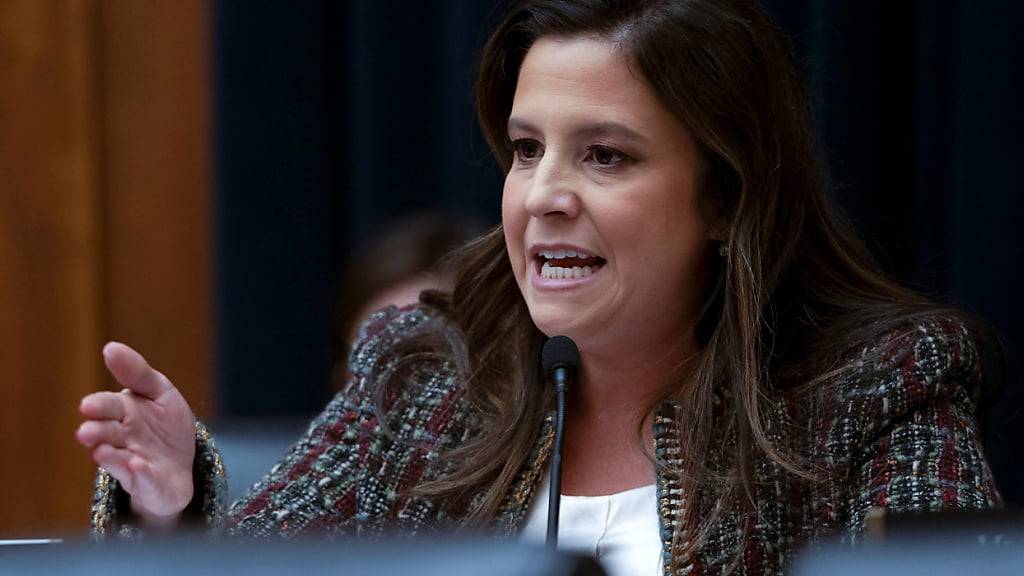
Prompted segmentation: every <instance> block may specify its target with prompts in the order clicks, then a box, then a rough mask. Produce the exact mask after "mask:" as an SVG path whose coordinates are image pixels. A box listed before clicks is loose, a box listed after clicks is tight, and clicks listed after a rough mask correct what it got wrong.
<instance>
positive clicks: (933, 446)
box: [92, 306, 1000, 574]
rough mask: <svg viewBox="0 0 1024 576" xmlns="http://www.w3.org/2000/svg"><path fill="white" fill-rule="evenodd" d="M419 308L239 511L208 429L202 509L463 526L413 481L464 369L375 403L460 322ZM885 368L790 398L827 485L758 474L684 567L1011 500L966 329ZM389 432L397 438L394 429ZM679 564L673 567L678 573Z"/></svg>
mask: <svg viewBox="0 0 1024 576" xmlns="http://www.w3.org/2000/svg"><path fill="white" fill-rule="evenodd" d="M451 329H452V328H450V327H449V326H448V325H447V324H446V323H445V321H444V320H443V319H441V318H440V317H439V315H438V314H437V313H436V312H433V311H431V310H430V309H429V308H425V307H422V306H418V307H413V308H411V309H406V310H398V309H395V308H388V309H385V310H383V311H381V312H378V313H377V314H375V315H374V316H373V317H372V318H371V320H370V321H369V322H368V323H367V324H366V325H364V327H363V330H362V334H361V338H360V341H359V343H358V344H357V345H356V347H355V349H354V351H353V353H352V357H351V366H352V373H353V378H354V380H353V383H352V385H351V387H350V389H349V390H347V391H345V392H343V393H342V394H340V395H338V396H337V397H336V398H335V399H334V400H333V401H332V402H331V403H330V404H329V405H328V406H327V408H326V409H325V410H324V412H323V413H322V414H320V416H318V417H317V418H316V419H315V420H314V421H313V422H312V423H311V425H310V427H309V429H308V430H307V432H306V433H305V435H304V436H303V437H302V438H301V439H300V440H299V441H298V442H297V443H296V444H295V445H294V446H293V447H292V448H291V449H290V451H289V452H288V453H287V455H286V456H285V457H284V459H283V460H282V461H281V462H280V463H279V464H277V465H276V466H275V467H274V468H273V469H272V470H271V471H270V472H269V474H267V476H266V477H265V478H264V479H263V480H262V481H260V482H259V483H257V484H256V485H254V486H253V487H252V488H251V490H250V491H249V492H248V494H247V495H246V496H245V497H244V498H243V499H241V500H240V501H238V502H235V503H234V504H232V505H231V506H230V508H227V507H226V505H225V502H224V498H225V492H226V490H225V487H226V480H225V474H224V467H223V465H222V463H221V460H220V456H219V454H218V453H217V450H216V448H215V446H214V443H213V440H212V439H211V437H210V435H209V434H208V432H207V431H206V430H205V428H204V427H203V426H202V425H200V424H197V454H196V465H195V468H194V470H195V477H196V497H195V498H194V500H193V502H192V504H191V505H190V510H191V511H192V513H193V515H194V516H195V517H196V518H198V519H200V520H201V521H202V522H203V523H205V525H206V526H207V527H208V528H210V529H213V530H217V531H221V530H226V531H227V532H229V533H233V534H245V535H251V536H257V537H260V536H269V535H279V536H284V537H288V536H292V535H297V534H301V533H309V532H328V533H331V534H344V535H375V534H380V533H381V532H382V531H385V530H396V529H397V530H399V531H401V532H404V533H413V534H415V533H423V532H426V531H433V530H437V529H444V528H451V527H455V526H457V525H458V524H459V521H460V516H461V514H463V513H464V512H461V511H458V510H452V509H449V507H448V506H447V505H446V504H444V503H438V502H434V501H427V500H425V499H422V498H416V497H410V496H409V495H407V494H406V492H407V490H408V489H409V488H411V487H413V486H414V485H416V484H417V483H418V482H420V481H422V480H424V479H426V478H431V477H435V475H436V474H438V473H440V472H439V470H440V468H441V467H440V466H436V465H433V464H434V463H435V462H438V461H439V460H438V456H439V455H440V454H441V453H443V452H444V451H445V450H448V449H450V448H452V447H454V446H457V445H458V444H459V443H460V442H462V441H464V440H465V439H466V438H468V437H469V436H470V435H472V434H473V433H474V429H475V427H476V426H478V424H477V420H476V418H475V417H474V415H473V413H472V410H471V408H470V407H469V406H468V405H467V404H468V402H465V401H464V400H462V394H461V390H460V383H459V379H458V378H457V376H456V373H455V370H454V368H453V366H452V365H450V364H448V363H446V362H440V361H434V362H432V363H429V364H424V365H423V366H420V367H418V368H416V369H414V370H413V371H412V373H411V376H410V378H409V379H408V382H407V384H406V385H405V386H404V388H403V389H401V390H399V391H397V393H395V394H394V395H393V396H391V397H390V400H389V401H390V409H389V410H388V411H387V413H386V418H385V421H383V422H382V421H381V420H379V419H378V416H377V413H376V411H375V410H374V408H373V404H374V395H375V394H374V392H375V384H376V383H375V382H374V381H372V380H373V378H372V377H371V375H372V374H381V373H383V372H384V371H386V370H387V369H388V368H389V367H392V366H393V365H394V362H395V358H394V354H392V353H391V352H390V351H391V350H393V348H394V344H395V342H397V341H399V340H400V339H402V338H407V337H410V336H415V335H417V334H422V333H424V332H426V331H438V330H442V331H443V330H451ZM902 347H903V349H902V350H899V351H898V352H906V353H905V354H897V355H895V356H893V357H892V358H894V360H893V362H892V363H891V365H889V366H885V367H884V371H883V372H881V374H882V376H881V377H879V372H878V370H877V368H878V366H864V374H865V375H868V374H870V377H868V376H864V377H857V376H856V375H854V376H851V377H847V378H846V379H844V381H842V382H839V383H838V384H836V385H834V386H830V387H828V392H827V393H825V394H822V395H821V398H820V399H819V400H817V401H813V402H808V401H801V402H795V401H780V402H777V409H776V410H775V413H774V414H773V415H772V416H773V419H774V420H773V422H775V423H776V425H774V426H773V427H772V430H774V431H775V432H772V434H775V435H776V438H779V436H778V435H779V434H780V431H782V430H787V431H789V432H787V433H788V434H793V433H794V431H796V435H797V436H800V437H801V438H802V439H803V440H802V441H801V442H799V443H798V445H799V446H800V450H801V452H802V453H803V454H802V455H803V456H804V457H806V458H807V459H808V461H809V462H811V463H812V464H813V465H814V466H815V467H816V468H817V469H819V470H821V471H823V473H824V475H825V482H819V483H807V482H802V481H797V480H795V479H794V478H793V477H792V476H791V475H789V474H788V473H786V472H784V471H783V470H782V469H781V468H780V467H779V466H777V465H775V464H773V463H770V462H761V463H759V464H758V465H757V466H756V470H755V502H756V510H753V511H751V510H750V509H749V507H747V508H744V507H741V506H738V505H737V506H736V507H735V509H728V508H727V509H725V510H724V513H723V514H721V516H720V520H719V521H718V522H717V523H716V527H715V529H714V531H713V532H712V533H711V535H710V536H711V537H710V538H708V539H707V543H706V544H704V545H703V546H702V547H701V548H700V549H699V550H698V551H697V552H696V553H695V554H693V555H692V556H691V557H689V558H686V559H685V561H683V562H680V564H681V565H683V566H684V570H683V571H682V572H680V573H689V574H700V573H720V572H721V571H722V569H723V567H726V566H728V565H729V564H730V563H731V562H732V561H733V559H735V558H739V565H737V566H735V568H736V573H739V574H776V573H780V572H782V571H783V570H784V569H785V567H786V565H787V562H788V561H789V560H790V559H791V557H792V555H793V553H794V551H795V549H796V548H798V547H799V546H800V545H802V544H804V543H807V542H811V541H814V540H817V539H820V538H823V537H826V536H833V535H839V536H845V537H847V538H849V539H853V540H856V539H857V538H858V535H860V534H861V533H862V532H863V524H864V520H865V516H866V514H867V512H868V510H869V509H870V508H872V507H884V508H887V509H889V510H892V511H926V510H941V509H968V508H988V507H993V506H998V505H999V504H1000V498H999V495H998V494H997V492H996V490H995V488H994V484H993V481H992V477H991V473H990V471H989V468H988V465H987V464H986V462H985V460H984V458H983V456H982V450H981V446H980V445H979V440H978V428H977V425H976V422H975V419H974V416H973V414H974V409H975V401H974V399H973V397H972V396H973V392H972V391H974V390H976V389H977V388H978V384H979V382H980V378H981V374H980V368H979V359H978V355H977V351H976V348H975V346H974V344H973V341H972V339H971V337H970V335H969V334H968V333H967V332H966V329H965V328H964V327H963V326H962V325H961V324H959V323H957V322H954V321H950V320H947V319H943V318H935V319H934V320H930V321H927V322H924V323H922V324H920V325H919V326H917V327H916V330H915V332H914V334H913V335H912V337H910V338H909V339H907V340H906V341H905V343H904V344H903V345H902ZM385 426H387V427H390V428H391V429H392V430H393V433H392V434H386V433H384V432H383V430H384V427H385ZM676 426H677V415H676V414H675V409H674V407H673V406H672V405H671V404H666V405H665V406H663V408H662V409H661V410H660V412H659V413H658V414H657V415H656V418H655V429H654V436H655V448H656V459H657V461H658V464H659V466H657V467H656V470H657V472H656V479H655V480H656V484H657V494H658V496H657V505H658V512H659V516H660V519H661V527H662V537H663V551H664V552H663V554H664V555H665V558H664V559H665V562H664V564H665V566H666V567H668V566H670V564H671V563H670V562H669V560H670V558H671V553H672V552H671V546H670V544H671V537H672V533H673V528H674V527H675V526H677V525H678V523H680V522H684V521H687V522H689V521H696V520H699V514H702V513H703V511H701V510H691V509H688V506H687V502H688V501H690V500H691V498H689V497H688V495H687V494H683V493H682V490H681V487H680V486H679V485H678V484H677V482H676V480H675V479H674V477H673V476H672V475H669V474H665V473H663V472H662V471H663V470H665V469H678V467H679V465H680V454H679V450H678V445H677V443H676V440H675V437H676V435H677V434H676ZM552 439H553V433H552V426H551V425H550V419H549V420H547V421H546V422H545V425H544V426H543V428H542V429H541V430H538V432H537V441H536V445H535V449H534V450H533V453H532V454H531V456H530V457H529V459H528V461H527V462H526V464H525V466H524V467H523V468H522V470H521V472H520V474H519V477H518V479H517V480H516V482H515V483H514V486H513V489H512V490H511V491H510V492H509V493H508V494H507V496H506V498H505V501H504V505H503V507H502V508H501V512H500V513H499V515H498V517H497V518H496V519H495V527H496V530H497V531H498V533H499V534H501V535H506V536H513V535H515V534H516V532H517V530H518V528H519V527H520V526H521V524H522V523H523V519H524V517H525V513H526V510H527V507H528V506H529V503H530V501H531V498H532V496H533V494H534V491H535V490H536V489H537V486H538V484H539V483H540V482H541V478H542V477H543V475H544V469H545V466H546V464H547V459H548V455H549V451H550V446H551V444H552ZM126 504H127V502H126V497H125V495H124V493H123V492H122V491H121V490H120V489H119V488H118V486H117V481H116V480H114V479H113V478H112V477H111V476H110V475H109V474H107V473H106V472H105V471H103V470H102V469H101V470H100V471H99V474H98V478H97V485H96V491H95V496H94V500H93V508H92V525H93V533H94V534H95V535H96V536H97V537H100V538H102V537H104V536H107V535H118V534H120V535H126V534H131V533H133V532H134V531H135V530H136V529H135V528H133V527H132V525H131V518H130V517H129V516H130V515H129V514H127V510H128V508H127V506H126ZM667 572H668V568H666V573H667Z"/></svg>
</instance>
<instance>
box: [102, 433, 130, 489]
mask: <svg viewBox="0 0 1024 576" xmlns="http://www.w3.org/2000/svg"><path fill="white" fill-rule="evenodd" d="M132 457H133V454H132V453H131V451H130V450H125V449H124V448H115V447H113V446H111V445H109V444H100V445H99V446H97V447H96V449H95V450H93V451H92V460H93V462H95V463H97V464H99V465H100V466H102V467H104V468H106V470H107V472H110V474H111V475H112V476H113V477H114V478H117V480H118V482H120V483H121V485H122V487H124V489H125V490H127V491H128V492H129V493H131V492H132V491H133V486H132V473H131V470H130V468H129V462H131V459H132Z"/></svg>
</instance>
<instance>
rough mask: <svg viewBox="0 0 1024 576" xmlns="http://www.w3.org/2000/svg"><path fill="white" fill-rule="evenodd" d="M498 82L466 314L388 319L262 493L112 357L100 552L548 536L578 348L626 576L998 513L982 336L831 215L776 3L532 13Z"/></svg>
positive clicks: (100, 449) (116, 352)
mask: <svg viewBox="0 0 1024 576" xmlns="http://www.w3.org/2000/svg"><path fill="white" fill-rule="evenodd" d="M476 90H477V106H478V111H479V116H480V120H481V124H482V126H483V130H484V132H485V135H486V137H487V139H488V142H489V143H490V146H491V148H492V150H493V152H494V155H495V157H496V158H497V160H498V162H499V163H500V165H501V167H502V168H503V170H504V172H505V184H504V191H503V195H502V224H501V226H500V227H499V228H497V229H495V230H493V231H492V232H490V233H488V234H487V235H485V236H483V237H481V238H479V239H477V240H475V241H473V242H471V243H469V244H468V245H466V246H464V247H462V248H461V249H459V250H458V251H457V252H456V253H455V254H453V256H452V258H451V266H452V269H453V270H454V273H455V278H456V281H455V284H454V287H453V289H452V290H451V291H450V293H441V292H425V293H423V294H422V295H421V302H420V303H419V304H417V305H415V306H412V307H409V308H405V309H401V310H399V309H395V308H387V309H385V310H382V311H380V312H377V313H376V314H374V315H373V316H372V317H371V318H370V319H369V321H368V322H367V323H366V324H365V325H364V326H363V327H362V330H361V332H360V338H359V341H358V343H357V344H356V346H355V348H354V349H353V352H352V355H351V373H352V382H351V384H350V385H349V386H348V387H347V389H346V390H345V391H344V392H343V393H341V394H340V395H338V396H337V397H336V398H335V399H334V400H333V401H332V402H331V403H330V404H329V405H328V406H327V408H326V409H325V410H324V412H323V413H322V414H321V415H320V416H319V417H317V418H316V419H315V420H314V421H313V422H312V424H311V425H310V427H309V429H308V431H307V432H306V434H305V435H304V436H303V437H302V438H301V439H300V440H299V441H298V442H297V443H296V444H295V445H294V446H293V447H292V448H291V450H290V452H289V453H288V454H287V455H286V456H285V458H284V460H283V461H282V462H281V463H279V464H278V465H277V466H275V467H274V468H273V469H272V470H271V471H270V473H269V474H267V476H266V477H265V478H264V479H263V480H262V481H261V482H259V483H258V484H256V485H255V486H253V488H252V489H251V490H250V491H249V493H248V495H247V496H245V497H244V498H243V499H242V500H240V501H239V502H236V503H234V504H233V505H231V506H230V508H227V507H226V506H225V503H224V501H223V498H224V494H225V490H224V470H223V467H222V465H221V462H220V458H219V456H218V454H217V452H216V449H215V448H214V444H213V441H212V440H211V438H210V436H209V434H208V433H207V432H206V430H205V429H204V428H203V426H202V425H201V424H200V423H198V422H196V421H195V419H194V417H193V415H192V412H191V410H190V409H189V406H188V404H187V403H186V401H185V399H184V398H183V397H182V396H181V395H180V394H179V393H178V391H177V390H176V389H175V388H174V386H173V385H172V384H171V383H170V381H169V380H168V379H167V378H165V377H164V376H163V375H162V374H160V373H159V372H157V371H155V370H154V369H152V368H150V367H149V365H148V364H147V363H146V361H145V360H144V359H143V358H142V357H141V356H140V355H139V354H137V353H136V352H134V351H133V350H132V349H130V348H129V347H127V346H125V345H123V344H117V343H110V344H108V345H107V346H106V347H105V348H104V350H103V354H104V359H105V361H106V364H107V366H108V368H109V369H110V372H111V373H112V374H113V376H114V377H115V378H116V379H117V380H118V381H119V382H120V383H121V384H122V385H123V386H124V390H123V391H122V392H121V393H111V392H99V393H96V394H91V395H89V396H87V397H86V398H84V399H83V400H82V404H81V412H82V414H83V416H84V418H85V422H84V423H83V424H82V425H81V427H80V428H79V430H78V432H77V438H78V440H79V441H80V442H81V443H82V444H84V445H85V446H87V447H89V448H90V449H91V451H92V457H93V459H94V460H95V461H96V462H97V463H98V464H99V465H100V466H101V470H100V472H99V476H98V483H97V490H96V495H95V500H94V504H93V518H92V521H93V529H94V530H95V532H96V533H97V534H98V535H112V534H123V533H131V532H133V531H135V530H161V529H163V530H166V529H170V528H173V527H175V526H177V525H179V524H180V523H182V522H189V521H191V522H195V521H197V520H198V521H201V522H203V523H205V525H206V526H208V527H209V528H210V529H224V530H227V531H228V532H231V533H236V534H245V535H252V536H264V535H270V534H278V535H285V536H290V535H295V534H300V533H308V532H319V531H328V532H331V533H338V534H346V535H366V534H377V533H380V532H383V531H386V530H400V531H403V532H406V533H422V532H426V531H437V530H455V529H472V530H480V531H490V532H498V533H499V534H503V535H507V536H508V537H523V538H530V537H533V535H536V534H542V533H543V524H544V517H545V515H546V511H547V510H546V508H547V497H546V494H545V490H544V489H543V486H544V484H543V482H544V478H545V477H546V475H547V474H548V473H549V472H548V467H549V463H550V460H551V458H550V455H551V452H552V445H553V439H554V428H555V427H554V425H553V419H552V413H553V412H552V410H553V408H554V405H555V401H554V392H553V390H552V388H551V386H549V385H548V384H547V382H546V380H545V375H544V373H543V372H542V370H541V367H540V364H539V360H538V358H539V355H540V351H541V348H542V346H543V345H544V343H545V340H546V339H547V338H548V337H550V336H555V335H566V336H568V337H570V338H571V339H572V340H574V341H575V342H576V344H577V346H578V349H579V358H580V364H579V374H578V377H577V378H576V381H575V384H573V386H572V388H571V390H570V395H569V399H568V406H569V409H568V411H567V414H568V415H567V419H566V421H565V429H564V455H563V457H562V459H563V462H564V463H563V471H562V483H561V494H562V495H563V496H562V499H561V501H562V504H561V506H562V514H561V521H560V526H561V542H562V543H564V545H566V546H570V547H575V548H583V549H588V550H590V551H591V552H592V553H594V554H597V555H598V556H599V557H600V558H601V560H602V561H603V562H604V563H605V565H606V567H607V568H608V569H609V571H610V572H611V573H613V574H643V575H648V574H650V575H653V574H682V573H687V572H688V571H691V570H697V572H716V573H717V572H720V571H723V570H730V571H733V572H734V573H738V574H775V573H778V572H780V571H782V570H783V569H784V568H785V567H786V566H787V562H788V561H789V559H790V558H791V557H792V554H793V553H794V551H795V549H796V548H797V547H798V546H800V545H802V544H804V543H806V542H808V541H811V540H814V539H818V538H822V537H825V536H830V535H841V536H844V537H846V538H848V539H853V540H856V539H857V538H858V537H859V536H860V535H861V534H862V532H863V526H864V520H865V516H866V514H867V512H868V510H869V509H870V508H872V507H883V508H887V509H890V510H893V511H929V510H941V509H956V508H987V507H992V506H997V505H999V504H1000V498H999V495H998V494H997V493H996V490H995V488H994V485H993V482H992V477H991V474H990V472H989V469H988V466H987V464H986V463H985V461H984V459H983V456H982V450H981V446H980V443H979V430H978V425H977V422H976V420H975V416H974V410H975V403H976V397H977V395H978V392H979V390H980V387H981V384H982V379H983V375H982V373H981V365H982V362H981V355H982V354H983V353H984V352H986V350H987V346H986V345H985V342H986V340H985V338H983V337H982V336H984V334H985V332H984V330H983V329H982V328H981V327H977V326H975V325H974V322H973V321H972V320H971V319H970V318H969V317H967V316H965V315H963V314H961V313H958V312H956V311H952V310H946V309H942V308H940V307H938V306H936V305H934V304H933V303H931V302H929V301H928V300H927V299H926V298H924V297H922V296H921V295H919V294H916V293H914V292H912V291H910V290H908V289H905V288H903V287H901V286H900V285H899V284H897V283H896V282H895V281H893V280H892V279H890V278H889V277H887V276H886V275H885V274H884V273H882V272H881V271H880V269H879V267H878V266H876V265H875V264H874V263H873V261H872V260H871V259H870V258H869V256H868V254H867V252H866V250H865V248H864V247H863V245H862V244H861V243H860V241H859V240H858V239H857V238H856V236H855V235H854V234H853V233H852V232H851V231H850V228H849V227H848V226H847V224H846V223H845V221H844V220H843V219H842V217H841V215H839V214H838V212H837V210H836V209H835V208H834V207H833V206H832V205H831V204H830V202H829V200H828V196H827V193H826V179H825V178H824V177H823V176H822V174H821V167H820V163H819V161H818V157H817V155H816V151H815V148H814V142H813V137H812V131H811V129H810V127H809V119H808V118H809V115H808V110H807V106H806V103H805V101H804V99H803V96H802V94H801V89H800V85H799V80H798V76H797V74H796V72H795V70H794V68H793V66H792V64H791V62H790V58H789V55H788V53H787V51H786V50H785V49H784V47H783V44H782V43H781V40H780V38H779V34H778V32H777V30H776V29H775V27H774V26H773V25H772V23H771V22H770V20H769V19H768V18H767V16H766V15H765V14H764V13H763V12H762V10H761V9H760V8H759V7H758V6H756V5H755V4H754V3H753V2H749V1H725V0H577V1H574V2H565V1H562V0H534V1H525V2H521V3H518V4H516V5H514V6H513V7H511V9H510V10H509V12H508V14H507V16H506V17H505V19H504V20H503V21H502V22H501V23H500V24H499V26H498V27H497V30H496V31H495V32H494V34H493V35H492V36H491V38H490V40H489V41H488V43H487V45H486V46H485V48H484V50H483V54H482V63H481V70H480V78H479V81H478V84H477V89H476ZM432 152H436V151H432ZM441 152H442V153H443V151H441ZM595 510H598V511H600V513H598V514H595V513H594V511H595ZM593 518H598V519H599V520H598V521H596V522H595V521H594V520H592V519H593ZM584 519H587V520H584Z"/></svg>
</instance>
